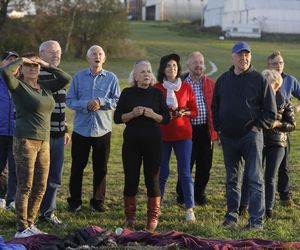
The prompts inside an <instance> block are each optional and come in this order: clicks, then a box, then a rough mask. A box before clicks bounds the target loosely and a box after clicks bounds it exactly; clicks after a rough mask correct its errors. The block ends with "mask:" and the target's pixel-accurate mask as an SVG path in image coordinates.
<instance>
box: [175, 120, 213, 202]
mask: <svg viewBox="0 0 300 250" xmlns="http://www.w3.org/2000/svg"><path fill="white" fill-rule="evenodd" d="M212 156H213V144H211V140H210V137H209V134H208V126H207V124H205V125H196V126H194V125H193V149H192V158H191V171H192V170H193V166H194V164H196V171H195V180H194V197H195V202H196V203H199V201H200V200H201V199H202V198H203V197H204V196H205V188H206V186H207V183H208V180H209V176H210V169H211V166H212ZM176 191H177V195H178V200H183V193H182V188H181V183H180V181H179V179H178V181H177V186H176Z"/></svg>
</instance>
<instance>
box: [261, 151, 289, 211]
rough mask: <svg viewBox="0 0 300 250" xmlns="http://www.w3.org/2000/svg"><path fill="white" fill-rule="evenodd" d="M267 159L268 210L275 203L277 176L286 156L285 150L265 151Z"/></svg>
mask: <svg viewBox="0 0 300 250" xmlns="http://www.w3.org/2000/svg"><path fill="white" fill-rule="evenodd" d="M264 152H265V157H266V169H265V185H266V209H272V208H273V207H274V203H275V193H276V176H277V173H278V169H279V166H280V163H281V162H282V160H283V158H284V155H285V148H283V147H270V146H267V147H265V149H264Z"/></svg>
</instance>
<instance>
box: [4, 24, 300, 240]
mask: <svg viewBox="0 0 300 250" xmlns="http://www.w3.org/2000/svg"><path fill="white" fill-rule="evenodd" d="M131 28H132V33H131V35H130V39H131V40H132V41H133V42H134V43H135V46H136V48H138V49H139V51H143V53H144V56H143V58H146V59H149V60H150V61H151V62H152V65H153V70H154V72H156V71H157V66H158V63H159V59H160V57H161V56H163V55H165V54H167V53H171V52H176V53H178V54H179V55H180V56H181V58H182V66H183V68H184V69H185V68H186V65H185V62H186V59H187V56H188V54H189V53H190V52H191V51H194V50H200V51H201V52H203V54H204V55H205V59H206V61H213V62H214V63H215V64H216V66H217V67H218V72H216V73H215V74H214V75H212V78H214V79H216V78H217V77H218V76H219V75H220V74H221V73H222V72H223V71H224V70H226V69H227V68H228V67H229V66H230V51H231V47H232V45H233V44H234V43H235V42H236V41H237V40H224V41H222V40H219V39H218V35H217V34H215V35H214V34H212V33H205V32H196V31H193V30H191V29H188V28H186V27H184V26H182V25H175V24H172V23H163V22H149V23H148V22H131ZM268 37H269V36H268ZM269 39H270V40H268V41H267V40H263V41H261V40H247V39H244V40H246V41H247V42H249V44H250V46H251V47H252V54H253V55H252V57H253V64H254V66H255V67H256V68H257V69H258V70H263V69H264V68H265V67H266V57H267V56H268V55H269V54H270V53H271V52H272V51H273V50H280V51H281V52H282V54H283V56H284V59H285V62H286V72H287V73H289V74H292V75H294V76H296V77H297V78H298V79H300V71H299V68H300V61H299V58H300V49H299V48H300V47H299V42H300V41H298V42H295V41H292V42H289V41H285V42H280V41H279V40H278V38H276V39H274V40H271V39H272V37H270V38H269ZM99 44H100V45H101V42H99ZM137 59H141V58H139V57H136V58H132V57H129V58H113V59H111V58H109V57H108V58H107V63H106V64H105V68H106V69H109V70H112V71H113V72H115V73H116V74H117V76H118V77H119V79H120V82H121V85H122V87H124V86H126V79H127V77H128V74H129V72H130V70H131V68H132V65H133V62H134V61H135V60H137ZM207 66H209V65H207ZM62 67H63V68H64V69H66V71H68V72H70V73H72V74H73V73H75V72H76V71H77V70H78V69H80V68H83V67H87V64H86V63H85V61H84V60H82V61H64V62H63V64H62ZM207 71H210V68H209V67H208V69H207ZM72 116H73V112H72V111H70V110H69V111H68V120H69V123H70V125H71V124H72V122H71V120H72ZM122 132H123V126H122V125H114V127H113V138H112V148H111V156H110V161H109V173H108V176H107V180H108V183H107V200H106V205H107V206H108V210H107V211H106V212H105V213H103V214H98V213H96V212H92V211H91V210H90V208H89V205H88V201H89V199H90V197H91V190H92V186H91V181H92V177H91V176H92V175H91V173H92V171H91V166H90V165H88V166H87V168H86V171H85V177H84V185H83V192H84V193H83V199H84V203H83V210H82V211H81V212H80V213H78V214H77V215H76V216H75V215H73V214H70V213H68V212H67V211H66V209H67V204H66V198H67V197H68V180H69V175H70V164H71V159H70V148H71V147H70V146H67V147H66V158H65V171H64V176H63V183H62V187H61V189H60V192H59V199H58V213H57V214H58V216H59V217H60V218H61V219H62V220H63V221H64V222H66V223H67V224H68V226H67V228H66V229H56V228H51V227H49V226H47V225H41V229H43V230H45V231H47V232H49V233H53V234H56V235H59V236H61V237H64V236H65V235H67V234H68V233H70V232H74V231H75V230H76V229H78V228H83V227H86V226H88V225H98V226H101V227H103V228H106V229H109V230H114V229H115V228H117V227H120V226H121V227H122V225H123V221H124V216H123V207H122V204H123V202H122V192H123V170H122V160H121V145H122ZM299 152H300V139H299V130H298V129H297V130H296V131H295V132H294V133H293V141H292V152H291V159H290V162H291V169H292V190H293V194H294V197H293V198H294V201H295V202H296V203H297V204H299V205H300V183H299V179H300V153H299ZM171 165H172V170H171V175H170V178H169V180H168V183H167V192H166V196H165V202H164V205H163V208H162V215H161V217H160V221H159V226H158V231H159V232H162V231H169V230H177V231H182V232H186V233H190V234H193V235H197V236H201V237H206V238H212V239H246V238H253V237H255V238H263V239H273V240H282V241H300V235H299V231H300V222H299V220H300V210H299V208H298V207H296V206H295V207H292V208H284V207H282V206H280V205H279V203H278V204H277V205H276V208H275V211H274V219H272V220H268V221H266V224H265V230H263V231H261V232H242V231H241V230H240V228H238V229H233V230H228V229H227V230H226V229H223V228H222V226H221V224H222V222H223V219H224V214H225V206H226V203H225V186H224V184H225V171H224V164H223V158H222V151H221V150H220V147H219V146H218V145H217V144H216V145H215V154H214V162H213V168H212V174H211V179H210V182H209V184H208V187H207V195H208V199H209V204H208V205H207V206H205V207H196V208H195V211H196V217H197V223H195V224H192V225H191V224H187V223H186V222H185V218H184V209H183V208H182V207H179V206H177V204H176V200H175V183H176V180H177V174H176V168H175V164H174V162H172V164H171ZM145 199H146V190H145V186H144V180H143V177H142V178H141V184H140V192H139V197H138V213H137V229H138V230H140V229H142V228H143V226H144V224H145V221H146V204H145ZM246 221H247V217H241V221H240V222H241V223H240V224H241V226H243V225H244V224H246ZM14 233H15V221H14V214H13V213H12V212H8V211H2V210H0V235H4V237H5V239H11V238H12V237H13V234H14Z"/></svg>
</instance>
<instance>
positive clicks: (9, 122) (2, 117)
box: [0, 75, 15, 136]
mask: <svg viewBox="0 0 300 250" xmlns="http://www.w3.org/2000/svg"><path fill="white" fill-rule="evenodd" d="M0 107H1V108H0V135H6V136H13V134H14V130H15V125H14V113H15V105H14V103H13V101H12V98H11V95H10V93H9V91H8V89H7V86H6V83H5V82H4V80H3V78H2V77H1V75H0Z"/></svg>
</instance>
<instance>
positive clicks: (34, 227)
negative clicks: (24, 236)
mask: <svg viewBox="0 0 300 250" xmlns="http://www.w3.org/2000/svg"><path fill="white" fill-rule="evenodd" d="M30 231H31V232H32V233H33V234H34V235H35V234H47V233H45V232H43V231H42V230H40V229H38V228H37V227H36V226H35V225H34V224H32V225H31V226H30Z"/></svg>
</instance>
